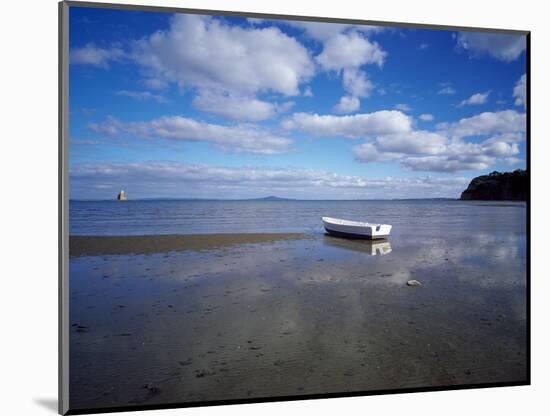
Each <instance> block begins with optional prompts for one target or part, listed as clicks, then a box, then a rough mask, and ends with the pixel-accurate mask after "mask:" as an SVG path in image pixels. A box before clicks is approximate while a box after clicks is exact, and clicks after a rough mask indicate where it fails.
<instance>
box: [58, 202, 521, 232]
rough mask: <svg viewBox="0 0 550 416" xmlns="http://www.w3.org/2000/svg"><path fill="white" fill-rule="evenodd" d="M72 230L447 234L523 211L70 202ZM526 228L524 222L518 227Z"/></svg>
mask: <svg viewBox="0 0 550 416" xmlns="http://www.w3.org/2000/svg"><path fill="white" fill-rule="evenodd" d="M69 209H70V234H71V235H146V234H203V233H214V234H218V233H240V232H246V233H252V232H306V233H319V232H322V231H323V229H322V223H321V217H322V216H329V217H336V218H345V219H351V220H358V221H368V222H375V223H386V224H392V225H393V226H394V229H393V230H392V232H393V233H399V234H402V233H425V232H426V231H428V233H434V232H439V233H442V234H445V233H447V230H448V229H450V228H452V229H453V230H451V232H454V229H457V228H458V227H463V228H468V229H476V228H478V227H483V226H484V223H486V222H487V221H488V222H489V223H490V224H489V230H490V232H492V231H493V230H494V229H495V225H498V224H500V223H502V222H504V224H502V225H503V226H507V224H506V222H509V221H510V220H511V219H512V220H514V221H516V219H517V217H524V216H525V203H522V202H510V203H507V202H473V201H450V200H447V201H434V200H414V201H185V200H174V201H156V200H152V201H124V202H119V201H71V202H70V204H69ZM520 231H521V232H525V227H523V228H522V229H520Z"/></svg>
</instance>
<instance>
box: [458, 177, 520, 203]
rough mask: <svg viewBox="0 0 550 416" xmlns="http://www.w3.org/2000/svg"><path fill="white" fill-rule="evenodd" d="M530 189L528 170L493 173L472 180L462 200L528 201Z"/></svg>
mask: <svg viewBox="0 0 550 416" xmlns="http://www.w3.org/2000/svg"><path fill="white" fill-rule="evenodd" d="M528 188H529V181H528V175H527V171H526V170H522V169H517V170H515V171H513V172H502V173H501V172H496V171H495V172H491V173H490V174H489V175H483V176H478V177H477V178H474V179H472V181H471V182H470V185H468V188H467V189H466V190H465V191H464V192H462V195H460V199H462V200H482V201H526V200H527V191H528Z"/></svg>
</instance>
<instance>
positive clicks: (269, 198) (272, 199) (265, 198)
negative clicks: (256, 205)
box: [253, 195, 290, 201]
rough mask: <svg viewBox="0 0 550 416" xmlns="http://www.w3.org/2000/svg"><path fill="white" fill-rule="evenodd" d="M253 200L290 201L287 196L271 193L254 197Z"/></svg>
mask: <svg viewBox="0 0 550 416" xmlns="http://www.w3.org/2000/svg"><path fill="white" fill-rule="evenodd" d="M253 200H254V201H290V199H289V198H280V197H278V196H273V195H270V196H266V197H263V198H254V199H253Z"/></svg>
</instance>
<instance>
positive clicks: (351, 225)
mask: <svg viewBox="0 0 550 416" xmlns="http://www.w3.org/2000/svg"><path fill="white" fill-rule="evenodd" d="M321 219H322V220H323V225H324V226H325V230H327V232H328V233H329V234H332V235H335V236H337V237H346V238H365V239H368V240H376V239H379V238H386V237H387V236H389V235H390V231H391V225H389V224H371V223H368V222H359V221H348V220H342V219H339V218H330V217H322V218H321Z"/></svg>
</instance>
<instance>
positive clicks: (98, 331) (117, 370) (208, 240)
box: [70, 233, 527, 409]
mask: <svg viewBox="0 0 550 416" xmlns="http://www.w3.org/2000/svg"><path fill="white" fill-rule="evenodd" d="M140 240H143V242H141V241H140ZM193 240H195V241H193ZM76 241H78V245H76ZM220 242H223V244H220ZM88 243H91V244H90V246H89V247H92V248H93V250H92V248H88ZM73 244H75V245H73ZM380 244H382V246H380ZM389 245H391V249H389V247H388V246H389ZM126 246H131V247H132V250H131V251H130V252H128V251H124V250H127V249H126ZM73 247H75V252H74V253H73V252H72V253H71V259H70V274H71V282H70V316H71V335H70V366H71V368H70V373H71V380H70V388H71V407H72V408H74V409H79V408H80V409H82V408H87V407H101V406H131V405H136V404H140V405H143V404H163V403H181V402H196V401H205V400H208V401H212V400H226V399H241V398H266V397H273V396H288V395H301V394H322V393H337V392H359V391H368V390H381V389H396V388H404V387H430V386H453V385H460V384H465V383H466V384H477V383H494V382H522V381H523V380H525V378H526V374H527V367H526V364H527V361H526V354H527V350H526V324H525V322H526V304H525V270H526V263H525V261H526V260H525V253H524V250H525V237H524V236H521V235H519V236H509V235H498V234H495V235H491V234H487V233H478V234H472V235H469V238H468V239H454V240H453V239H447V238H444V237H442V236H441V235H439V234H437V233H433V234H431V235H430V236H429V238H426V236H423V238H422V239H420V238H414V237H413V236H408V238H401V239H400V238H396V239H395V241H388V242H381V243H378V242H375V243H372V242H368V241H348V240H341V239H335V238H333V237H329V236H325V235H323V234H317V235H308V236H303V235H301V234H280V235H273V234H266V235H263V236H261V235H233V236H231V235H223V236H210V235H209V236H185V237H183V236H178V237H176V236H165V237H160V236H156V237H151V238H147V239H143V238H141V237H139V238H129V237H116V238H111V237H109V238H103V237H102V238H90V237H85V238H77V239H74V238H73V237H71V249H73ZM77 247H80V248H79V249H78V250H77ZM84 247H86V249H85V248H84ZM175 247H177V248H175ZM181 247H186V249H185V250H180V248H181ZM90 253H94V255H90ZM128 253H132V254H128ZM381 253H386V254H385V255H380V254H381ZM73 254H74V255H73ZM410 279H417V280H419V281H421V282H422V286H421V287H418V288H412V287H409V286H407V284H406V282H407V281H408V280H410Z"/></svg>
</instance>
